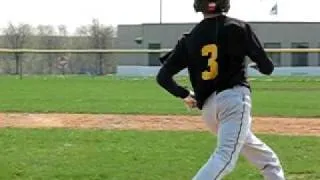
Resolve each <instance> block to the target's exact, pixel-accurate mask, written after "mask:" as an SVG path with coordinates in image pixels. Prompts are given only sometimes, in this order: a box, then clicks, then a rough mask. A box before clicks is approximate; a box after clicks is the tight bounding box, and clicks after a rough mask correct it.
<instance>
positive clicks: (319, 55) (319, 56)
mask: <svg viewBox="0 0 320 180" xmlns="http://www.w3.org/2000/svg"><path fill="white" fill-rule="evenodd" d="M318 47H319V48H320V43H319V46H318ZM318 66H320V53H318Z"/></svg>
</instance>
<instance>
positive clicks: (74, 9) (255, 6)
mask: <svg viewBox="0 0 320 180" xmlns="http://www.w3.org/2000/svg"><path fill="white" fill-rule="evenodd" d="M162 2H163V10H162V22H163V23H184V22H198V21H200V20H201V18H202V16H201V14H200V13H198V14H197V13H195V12H194V10H193V7H192V6H193V0H162ZM276 2H277V3H278V15H277V16H274V15H270V10H271V8H272V7H273V6H274V4H275V3H276ZM301 2H303V4H301ZM159 4H160V0H134V1H131V0H124V1H121V0H54V1H53V0H5V1H4V2H2V4H1V5H2V8H1V11H0V28H2V27H5V26H6V25H7V24H8V23H9V22H12V23H14V24H18V23H28V24H31V25H33V26H37V25H39V24H43V25H48V24H51V25H54V26H58V25H60V24H64V25H67V26H68V29H69V31H70V32H72V31H74V30H75V28H76V27H79V26H81V25H87V24H90V23H91V20H92V19H93V18H97V19H99V21H100V22H101V23H102V24H105V25H113V26H116V25H118V24H141V23H159V21H160V8H159ZM319 6H320V1H319V0H231V9H230V12H229V13H228V15H230V16H232V17H236V18H239V19H242V20H245V21H319V22H320V13H318V8H319Z"/></svg>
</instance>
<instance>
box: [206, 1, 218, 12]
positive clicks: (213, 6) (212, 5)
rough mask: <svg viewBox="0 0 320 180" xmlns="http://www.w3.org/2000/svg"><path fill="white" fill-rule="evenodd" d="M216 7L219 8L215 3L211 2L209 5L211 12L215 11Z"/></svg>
mask: <svg viewBox="0 0 320 180" xmlns="http://www.w3.org/2000/svg"><path fill="white" fill-rule="evenodd" d="M216 7H217V4H216V3H215V2H210V3H209V5H208V10H209V11H210V12H212V11H215V10H216Z"/></svg>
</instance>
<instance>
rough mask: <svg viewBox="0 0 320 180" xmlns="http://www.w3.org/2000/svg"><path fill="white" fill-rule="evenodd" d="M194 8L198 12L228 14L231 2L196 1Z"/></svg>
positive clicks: (228, 0) (221, 0)
mask: <svg viewBox="0 0 320 180" xmlns="http://www.w3.org/2000/svg"><path fill="white" fill-rule="evenodd" d="M193 7H194V10H195V11H196V12H203V13H222V12H228V11H229V9H230V0H194V4H193Z"/></svg>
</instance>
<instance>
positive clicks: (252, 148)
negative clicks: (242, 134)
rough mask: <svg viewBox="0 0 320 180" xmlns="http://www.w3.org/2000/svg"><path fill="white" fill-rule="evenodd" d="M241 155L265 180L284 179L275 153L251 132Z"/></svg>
mask: <svg viewBox="0 0 320 180" xmlns="http://www.w3.org/2000/svg"><path fill="white" fill-rule="evenodd" d="M241 154H242V155H243V156H244V157H245V158H247V159H248V160H249V161H250V162H251V163H252V164H254V165H255V166H256V167H257V168H258V169H259V170H260V171H261V172H262V174H263V176H264V178H265V179H266V180H284V179H285V177H284V172H283V169H282V167H281V164H280V160H279V158H278V156H277V155H276V153H275V152H273V150H272V149H271V148H270V147H269V146H267V145H266V144H265V143H264V142H262V141H261V140H260V139H259V138H257V137H256V136H255V135H254V134H253V133H252V132H249V133H248V137H247V140H246V142H245V144H244V145H243V147H242V150H241Z"/></svg>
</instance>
